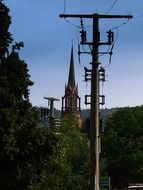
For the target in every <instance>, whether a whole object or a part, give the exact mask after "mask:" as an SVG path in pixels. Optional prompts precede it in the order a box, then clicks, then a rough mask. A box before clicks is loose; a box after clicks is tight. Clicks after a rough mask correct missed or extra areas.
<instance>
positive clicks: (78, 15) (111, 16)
mask: <svg viewBox="0 0 143 190" xmlns="http://www.w3.org/2000/svg"><path fill="white" fill-rule="evenodd" d="M59 16H60V17H61V18H67V17H69V18H99V19H106V18H107V19H113V18H116V19H117V18H127V19H131V18H133V16H132V15H102V14H96V13H94V14H60V15H59Z"/></svg>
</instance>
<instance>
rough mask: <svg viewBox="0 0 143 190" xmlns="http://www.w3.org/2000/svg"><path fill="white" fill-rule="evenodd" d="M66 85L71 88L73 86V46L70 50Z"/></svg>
mask: <svg viewBox="0 0 143 190" xmlns="http://www.w3.org/2000/svg"><path fill="white" fill-rule="evenodd" d="M68 85H69V86H71V87H72V86H75V72H74V57H73V45H72V48H71V58H70V69H69V78H68Z"/></svg>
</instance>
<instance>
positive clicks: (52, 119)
mask: <svg viewBox="0 0 143 190" xmlns="http://www.w3.org/2000/svg"><path fill="white" fill-rule="evenodd" d="M44 99H46V100H48V104H49V106H50V112H49V119H50V126H51V127H53V123H54V122H53V121H54V119H55V114H54V102H55V101H60V100H59V99H57V98H54V97H44Z"/></svg>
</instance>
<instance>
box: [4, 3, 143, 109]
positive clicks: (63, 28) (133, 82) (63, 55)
mask: <svg viewBox="0 0 143 190" xmlns="http://www.w3.org/2000/svg"><path fill="white" fill-rule="evenodd" d="M4 3H5V4H6V5H7V6H8V7H9V8H10V15H11V16H12V25H11V27H10V32H11V33H12V34H13V38H14V39H15V41H23V42H24V44H25V47H24V48H23V49H22V50H21V52H20V54H21V57H22V59H24V60H25V62H26V63H27V64H28V68H29V73H30V75H31V79H32V81H34V86H33V87H32V88H31V90H30V92H31V94H30V101H31V102H32V104H33V105H37V106H46V105H47V102H46V101H45V100H44V99H43V97H44V96H53V97H55V98H59V99H61V97H62V96H63V95H64V87H65V83H66V82H67V80H68V70H69V63H70V51H71V45H72V40H73V46H74V60H75V74H76V81H77V83H78V86H79V96H81V98H82V108H89V106H87V107H86V106H85V105H84V95H85V94H86V93H87V94H89V93H90V83H87V84H86V83H85V82H83V80H84V77H83V75H84V69H83V66H86V67H88V68H89V67H90V65H89V63H90V62H91V57H90V56H89V55H82V56H81V64H82V66H81V65H80V64H79V62H78V56H77V47H78V41H79V39H80V35H79V28H78V27H77V26H80V20H79V19H68V20H67V21H66V20H65V19H63V18H59V14H61V13H63V12H64V11H65V13H72V14H78V13H83V14H85V13H88V14H92V13H98V14H119V15H120V14H123V15H124V14H127V15H128V14H131V15H133V17H134V18H133V19H132V20H130V21H129V22H128V20H127V19H113V20H112V19H111V20H102V21H101V22H100V32H101V41H106V39H107V35H106V31H107V30H109V29H111V28H114V30H113V31H114V35H115V46H114V49H113V56H112V62H111V64H110V65H109V56H107V55H105V56H101V57H100V62H101V63H102V66H104V67H105V69H106V75H107V77H106V80H107V81H106V82H105V84H104V86H103V88H102V91H103V94H105V96H106V104H105V106H104V107H107V108H111V107H120V106H137V105H142V104H143V1H142V0H78V1H77V0H51V1H49V0H4ZM84 26H85V27H86V30H87V37H88V38H89V39H90V36H91V32H92V31H91V30H92V23H91V21H90V20H88V19H87V20H84ZM85 48H86V50H88V48H87V47H85ZM106 49H108V47H106V48H104V50H106ZM55 107H56V108H59V109H60V108H61V101H60V102H57V103H56V104H55Z"/></svg>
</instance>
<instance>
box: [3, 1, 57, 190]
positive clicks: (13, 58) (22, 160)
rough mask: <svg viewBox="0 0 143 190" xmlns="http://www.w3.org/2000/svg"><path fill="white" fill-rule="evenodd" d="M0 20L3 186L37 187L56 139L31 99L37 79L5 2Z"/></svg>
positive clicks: (9, 189) (5, 188)
mask: <svg viewBox="0 0 143 190" xmlns="http://www.w3.org/2000/svg"><path fill="white" fill-rule="evenodd" d="M0 23H1V27H0V187H1V189H3V190H15V189H20V190H28V189H32V188H34V189H36V188H37V187H38V183H39V181H40V180H41V175H42V172H43V168H44V167H45V160H47V159H49V157H50V155H51V154H52V152H53V146H52V145H54V144H55V142H56V138H55V137H54V136H53V135H51V133H50V132H49V130H48V129H47V128H40V127H39V126H38V122H39V117H38V112H37V110H36V109H35V108H33V107H32V105H31V103H30V102H29V87H30V86H31V85H32V84H33V82H32V81H31V80H30V75H29V74H28V68H27V64H26V63H25V62H24V61H23V60H21V59H20V56H19V50H20V47H22V46H23V43H22V42H20V43H14V41H13V39H12V35H11V34H10V33H9V31H8V29H9V25H10V24H11V17H10V16H9V9H8V8H7V7H6V6H5V5H4V3H3V2H2V1H0Z"/></svg>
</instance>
